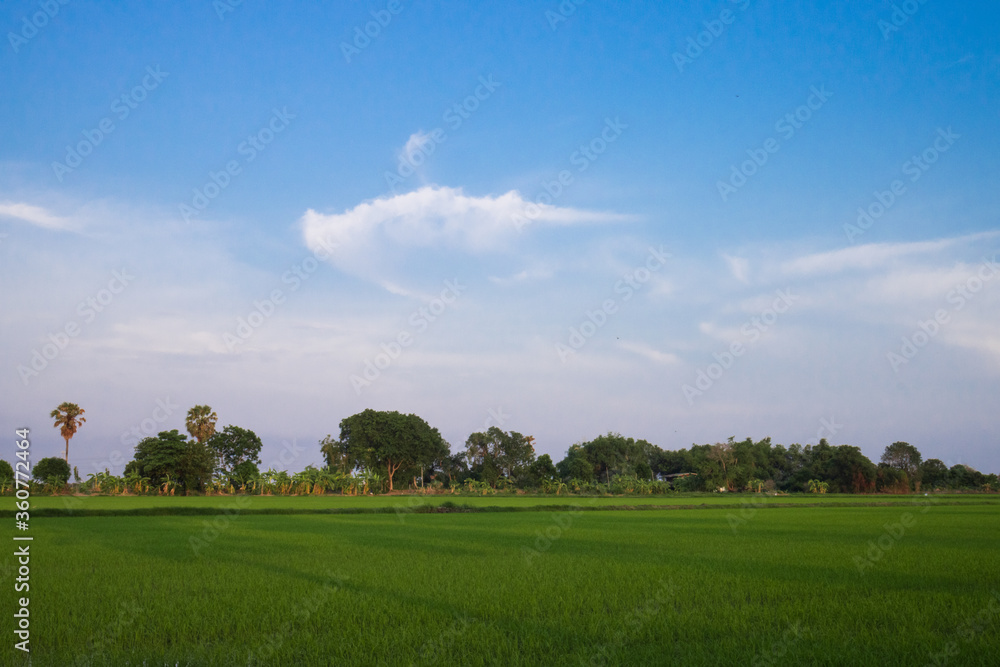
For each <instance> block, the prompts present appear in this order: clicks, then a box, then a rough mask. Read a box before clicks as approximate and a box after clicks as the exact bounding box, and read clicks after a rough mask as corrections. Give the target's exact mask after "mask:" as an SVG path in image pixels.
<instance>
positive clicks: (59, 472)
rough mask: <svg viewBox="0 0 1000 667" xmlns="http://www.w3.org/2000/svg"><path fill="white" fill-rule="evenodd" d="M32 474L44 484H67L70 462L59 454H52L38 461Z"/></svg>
mask: <svg viewBox="0 0 1000 667" xmlns="http://www.w3.org/2000/svg"><path fill="white" fill-rule="evenodd" d="M31 474H32V476H33V477H34V478H35V479H36V480H37V481H38V482H41V483H42V484H53V485H55V486H66V483H67V482H69V475H70V470H69V464H68V463H66V461H65V460H64V459H61V458H59V457H57V456H50V457H48V458H45V459H42V460H40V461H39V462H38V463H36V464H35V467H34V468H33V469H32V471H31Z"/></svg>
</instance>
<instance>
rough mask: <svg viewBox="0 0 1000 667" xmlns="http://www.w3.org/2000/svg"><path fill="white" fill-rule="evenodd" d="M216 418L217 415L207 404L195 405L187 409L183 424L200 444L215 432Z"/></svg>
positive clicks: (217, 417)
mask: <svg viewBox="0 0 1000 667" xmlns="http://www.w3.org/2000/svg"><path fill="white" fill-rule="evenodd" d="M218 420H219V416H218V415H217V414H215V413H214V412H212V408H210V407H208V406H207V405H196V406H194V407H193V408H191V409H190V410H188V413H187V421H186V422H185V424H186V426H187V430H188V433H190V434H191V437H192V438H194V439H195V440H197V441H198V442H199V444H200V443H204V442H205V441H206V440H208V439H209V438H211V437H212V435H214V434H215V422H217V421H218Z"/></svg>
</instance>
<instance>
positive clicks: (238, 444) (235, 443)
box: [206, 425, 263, 473]
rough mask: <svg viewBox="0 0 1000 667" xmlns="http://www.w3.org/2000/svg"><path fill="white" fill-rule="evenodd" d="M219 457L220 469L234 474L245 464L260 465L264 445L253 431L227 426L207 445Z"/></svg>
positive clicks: (215, 434)
mask: <svg viewBox="0 0 1000 667" xmlns="http://www.w3.org/2000/svg"><path fill="white" fill-rule="evenodd" d="M206 444H207V445H208V447H209V449H211V450H212V452H213V453H214V454H215V455H216V457H218V460H219V462H220V467H221V468H223V469H224V470H225V471H226V472H230V473H231V472H233V471H235V470H236V467H237V466H238V465H240V464H241V463H244V462H248V461H249V462H251V463H254V464H257V465H259V464H260V450H261V447H262V446H263V443H262V442H261V441H260V438H258V437H257V434H256V433H254V432H253V431H251V430H249V429H245V428H240V427H239V426H232V425H230V426H227V427H225V428H224V429H222V431H221V432H219V433H214V434H213V435H212V437H210V438H209V439H208V442H207V443H206Z"/></svg>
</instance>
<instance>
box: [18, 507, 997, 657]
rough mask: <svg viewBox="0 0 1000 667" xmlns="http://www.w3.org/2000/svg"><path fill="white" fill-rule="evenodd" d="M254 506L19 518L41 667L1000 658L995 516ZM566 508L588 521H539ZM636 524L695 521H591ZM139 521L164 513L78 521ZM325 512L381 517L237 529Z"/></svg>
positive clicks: (77, 510)
mask: <svg viewBox="0 0 1000 667" xmlns="http://www.w3.org/2000/svg"><path fill="white" fill-rule="evenodd" d="M246 500H248V501H249V504H248V505H247V506H246V507H244V508H239V509H238V510H233V509H231V506H230V508H229V509H227V505H228V504H230V503H233V502H235V501H236V499H234V498H220V497H201V498H159V497H149V498H102V497H90V498H80V499H79V502H78V503H77V504H75V505H74V506H73V507H72V508H69V509H72V510H73V511H67V512H59V513H58V514H59V515H57V516H44V515H39V516H37V518H35V517H33V519H32V532H33V535H34V542H33V543H32V561H31V572H32V575H31V576H32V578H31V596H32V597H31V619H32V654H31V657H32V664H33V665H255V664H261V665H272V664H273V665H277V664H282V665H327V664H330V665H341V664H342V665H440V664H452V665H581V664H594V665H605V664H606V665H650V664H677V665H701V664H705V665H709V664H713V665H714V664H751V665H769V664H816V665H845V664H872V665H875V664H879V665H891V664H907V665H911V664H916V665H925V664H935V665H936V664H949V665H992V664H995V656H996V653H997V649H998V648H1000V568H998V567H997V565H998V563H1000V559H998V557H997V556H998V546H1000V503H998V502H997V500H998V499H997V498H996V497H991V496H966V497H950V498H931V499H926V498H924V497H919V498H913V497H881V496H880V497H877V498H872V497H849V496H844V497H827V498H823V499H822V503H820V504H817V502H816V497H815V496H792V497H786V498H772V499H768V502H780V503H781V504H782V506H780V507H779V506H772V507H768V506H766V505H765V504H762V503H760V502H759V501H755V502H749V501H750V498H749V497H728V498H727V497H720V496H714V497H713V496H701V497H681V498H678V497H669V498H662V497H660V498H600V499H586V498H572V497H570V498H553V497H552V496H548V497H539V498H530V497H482V498H479V497H475V498H469V497H459V498H447V497H440V496H439V497H435V498H433V499H432V500H427V503H432V504H434V505H439V504H441V503H444V502H449V501H451V502H454V503H456V504H457V505H458V507H457V508H455V507H452V508H445V509H451V510H454V509H464V510H465V511H442V512H432V513H430V512H429V513H422V512H418V511H405V508H407V507H408V506H409V507H411V508H412V507H416V505H415V504H413V503H412V502H410V499H408V498H402V497H372V498H343V499H341V498H331V497H322V498H257V497H255V498H252V499H246ZM421 500H424V499H421ZM591 500H593V501H594V502H591ZM63 501H64V499H61V498H35V499H33V509H34V510H37V509H42V508H51V509H55V510H58V509H60V508H63V509H67V508H65V506H64V503H63ZM872 502H879V503H884V504H882V505H878V506H870V503H872ZM572 503H576V504H578V505H581V506H584V507H586V508H587V511H578V510H576V509H573V508H572V507H565V508H553V509H538V508H537V507H536V509H535V510H532V506H538V505H562V504H565V505H571V504H572ZM588 503H589V504H590V506H589V507H588ZM642 503H647V504H654V505H668V504H673V505H675V506H685V507H691V506H695V507H696V508H695V509H646V510H644V511H625V510H606V509H601V506H602V505H613V506H623V505H629V506H639V505H641V504H642ZM796 503H798V504H800V505H803V506H799V507H796V506H793V505H795V504H796ZM862 503H867V504H869V506H865V505H863V504H862ZM462 505H466V506H467V507H465V508H463V507H462ZM713 505H716V506H715V507H713ZM807 505H808V506H807ZM141 508H146V509H154V510H156V511H157V512H160V513H157V514H153V515H148V516H125V515H119V516H115V515H110V514H108V515H101V514H96V515H84V514H90V512H94V513H98V512H107V513H113V512H116V511H122V510H126V509H141ZM172 508H179V509H180V510H181V511H184V508H187V511H199V512H202V514H181V515H178V514H170V512H171V510H172ZM338 508H339V509H343V510H347V509H350V508H355V509H365V508H368V509H372V510H374V509H378V508H381V509H380V511H381V512H382V513H370V514H349V513H342V514H307V513H306V514H269V513H260V514H257V513H253V512H252V510H255V509H256V510H268V511H274V512H279V511H283V510H284V511H291V510H302V511H319V510H325V509H338ZM399 508H404V510H403V511H397V510H398V509H399ZM477 508H478V509H479V510H485V509H489V508H497V509H498V510H504V509H506V510H508V511H473V510H475V509H477ZM84 509H86V510H89V511H90V512H86V513H83V512H82V511H81V510H84ZM510 510H517V511H510ZM12 560H13V559H11V558H9V557H8V558H6V559H5V561H4V563H3V564H2V565H0V567H3V568H4V579H5V583H7V584H8V585H10V583H11V579H12V578H13V576H14V575H13V568H14V565H13V562H12ZM8 590H10V588H8ZM7 599H10V596H8V597H7ZM8 604H9V603H8ZM8 618H9V616H8ZM11 644H12V642H8V644H7V645H6V646H4V648H3V655H4V656H5V657H4V658H3V662H4V664H19V663H18V660H19V659H20V656H19V655H15V653H20V652H15V651H14V650H13V648H12V646H11ZM24 664H27V663H24Z"/></svg>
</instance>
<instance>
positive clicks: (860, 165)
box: [0, 0, 1000, 474]
mask: <svg viewBox="0 0 1000 667" xmlns="http://www.w3.org/2000/svg"><path fill="white" fill-rule="evenodd" d="M998 24H1000V9H998V8H997V7H996V6H995V4H993V3H985V2H974V3H963V4H962V5H960V6H958V5H953V4H948V3H943V2H939V1H935V0H928V1H927V2H924V3H920V2H916V1H915V0H911V2H910V3H901V4H900V3H897V5H893V4H892V3H888V2H860V3H852V4H851V5H850V6H837V5H834V6H830V5H829V4H828V3H800V4H799V5H797V6H796V7H793V8H790V7H788V6H787V5H782V4H779V3H767V2H753V1H752V0H750V1H747V0H741V1H740V2H729V1H721V2H715V3H709V4H705V3H686V4H681V3H676V4H671V5H669V6H666V5H665V4H664V3H653V2H618V3H610V2H608V3H598V2H594V1H593V0H591V1H588V2H579V3H576V2H573V1H572V0H567V1H566V2H563V3H561V4H560V3H559V2H555V1H553V2H516V1H515V2H509V3H504V4H502V5H498V6H495V7H481V6H479V5H478V3H466V2H441V3H419V2H408V1H406V0H398V1H393V2H377V1H376V2H361V1H352V2H340V3H301V4H296V5H295V6H294V7H289V6H285V5H282V6H274V5H265V3H262V2H255V1H253V0H245V1H244V2H242V3H239V4H233V3H224V2H221V1H220V2H214V3H213V2H208V1H204V2H177V3H169V4H168V5H167V4H164V5H162V6H159V5H154V6H149V5H148V4H142V5H141V6H140V5H135V6H130V5H117V4H114V5H113V4H111V3H97V2H84V1H82V0H69V1H68V2H66V3H65V4H63V3H60V2H59V1H58V0H53V1H52V2H48V3H44V2H43V3H39V2H9V3H5V4H4V7H3V9H2V11H0V26H2V28H3V33H4V35H5V39H4V42H3V44H2V45H0V46H2V48H0V53H2V55H0V84H2V90H3V95H2V96H0V127H2V128H3V135H2V142H0V258H2V263H0V276H2V280H3V287H4V289H3V291H2V294H3V300H4V301H3V308H2V310H0V318H2V320H3V327H2V333H0V336H2V343H3V344H2V355H3V360H2V364H0V367H2V369H3V372H2V373H0V387H2V389H3V394H4V396H5V397H6V400H5V401H4V403H3V405H2V406H0V423H2V424H3V426H4V428H6V429H7V431H8V432H10V431H13V429H14V428H16V427H23V426H28V427H31V428H32V429H33V432H34V439H35V445H34V452H35V454H34V455H35V457H36V458H40V457H42V456H47V455H59V454H60V453H61V452H62V447H63V445H62V442H61V439H60V437H59V435H58V432H57V431H56V430H55V429H53V428H52V427H51V420H50V419H49V418H48V413H49V412H50V411H51V410H52V408H53V407H55V406H56V405H57V404H59V403H60V402H62V401H73V402H76V403H79V404H80V405H82V406H83V407H84V408H85V409H86V410H87V416H88V418H89V420H88V422H87V424H86V425H85V426H84V428H83V429H81V431H80V433H79V434H78V435H77V436H76V438H74V440H73V442H72V444H71V456H70V459H71V463H73V464H76V465H78V467H79V468H80V471H81V473H82V474H85V473H87V472H92V471H93V470H95V469H101V468H104V467H106V466H107V467H110V468H112V469H113V470H120V469H121V467H122V464H123V463H124V461H126V460H128V459H129V458H130V457H131V449H132V445H134V442H135V439H136V437H138V436H137V435H136V434H138V435H140V436H141V435H143V434H145V433H151V432H154V431H158V430H163V429H170V428H180V429H182V430H183V417H184V413H185V412H186V410H187V409H188V408H189V407H191V406H192V405H195V404H204V403H207V404H209V405H211V406H212V407H213V408H214V409H215V410H216V411H217V412H218V414H219V417H220V426H221V425H224V424H229V423H232V424H236V425H239V426H243V427H247V428H251V429H253V430H254V431H256V432H257V433H258V434H259V435H260V436H261V437H262V438H263V440H264V442H265V449H264V452H263V457H262V458H263V459H264V463H265V466H266V465H268V464H271V463H276V464H280V465H275V467H284V468H288V469H291V470H297V469H301V468H302V467H303V466H305V465H307V464H310V463H314V464H315V463H319V462H320V457H319V453H318V447H317V444H316V443H317V442H318V440H319V439H320V438H322V437H323V436H325V435H326V434H328V433H333V434H336V433H337V432H338V424H339V422H340V420H341V419H343V418H344V417H347V416H349V415H351V414H353V413H355V412H358V411H360V410H363V409H365V408H369V407H370V408H375V409H385V410H399V411H402V412H415V413H417V414H419V415H421V416H422V417H424V418H425V419H426V420H427V421H428V422H429V423H430V424H431V425H433V426H436V427H438V428H439V429H440V430H441V432H442V434H443V435H444V436H445V437H446V439H447V440H448V441H449V442H450V443H451V445H452V448H453V450H457V449H459V448H461V447H462V446H463V445H464V441H465V438H466V437H467V436H468V435H469V434H470V433H471V432H473V431H478V430H482V429H483V428H485V427H486V426H488V425H496V424H499V425H500V426H501V427H502V428H504V429H505V430H516V431H519V432H521V433H525V434H531V435H534V436H535V438H536V441H537V449H538V453H549V454H551V455H552V456H553V458H555V459H556V460H558V459H559V458H561V457H562V455H563V453H564V452H565V450H566V448H567V447H568V446H569V445H570V444H572V443H574V442H578V441H583V440H589V439H591V438H593V437H595V436H597V435H599V434H601V433H604V432H607V431H618V432H621V433H623V434H625V435H630V436H633V437H636V438H646V439H648V440H650V441H651V442H654V443H656V444H658V445H660V446H661V447H664V448H667V449H679V448H681V447H687V446H690V445H691V444H692V443H706V442H716V441H721V440H725V439H726V438H728V437H730V436H735V437H737V438H738V439H742V438H743V437H746V436H750V437H753V438H754V439H759V438H763V437H766V436H770V437H772V438H773V440H774V441H775V442H780V443H783V444H791V443H795V442H798V443H801V444H807V443H815V442H817V441H818V439H819V438H820V437H826V438H827V439H829V440H830V441H831V442H833V443H834V444H842V443H847V444H853V445H858V446H860V447H861V448H862V449H863V450H864V451H865V453H866V454H868V455H869V456H870V457H871V458H873V459H874V460H877V459H878V457H879V456H880V454H881V452H882V450H883V449H884V447H885V446H886V445H888V444H890V443H891V442H893V441H895V440H906V441H908V442H910V443H911V444H914V445H916V446H917V447H918V448H919V449H920V450H921V451H922V452H923V454H924V456H925V457H928V458H929V457H936V458H940V459H942V460H943V461H945V462H946V463H948V464H949V465H952V464H955V463H966V464H969V465H972V466H973V467H975V468H977V469H980V470H984V471H987V472H995V471H1000V449H998V444H1000V443H998V440H997V427H998V423H997V419H996V396H997V394H998V391H997V390H998V388H1000V307H998V306H1000V273H997V271H998V270H1000V267H997V265H996V264H994V263H992V262H994V261H995V259H994V258H995V257H996V254H997V252H998V250H1000V224H998V214H1000V195H998V189H997V187H996V183H997V181H998V176H1000V158H998V157H997V156H998V155H1000V132H997V127H998V120H1000V94H998V93H1000V48H998V45H997V41H996V34H995V33H996V26H997V25H998ZM366 30H367V32H368V34H367V35H366V34H365V31H366Z"/></svg>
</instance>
